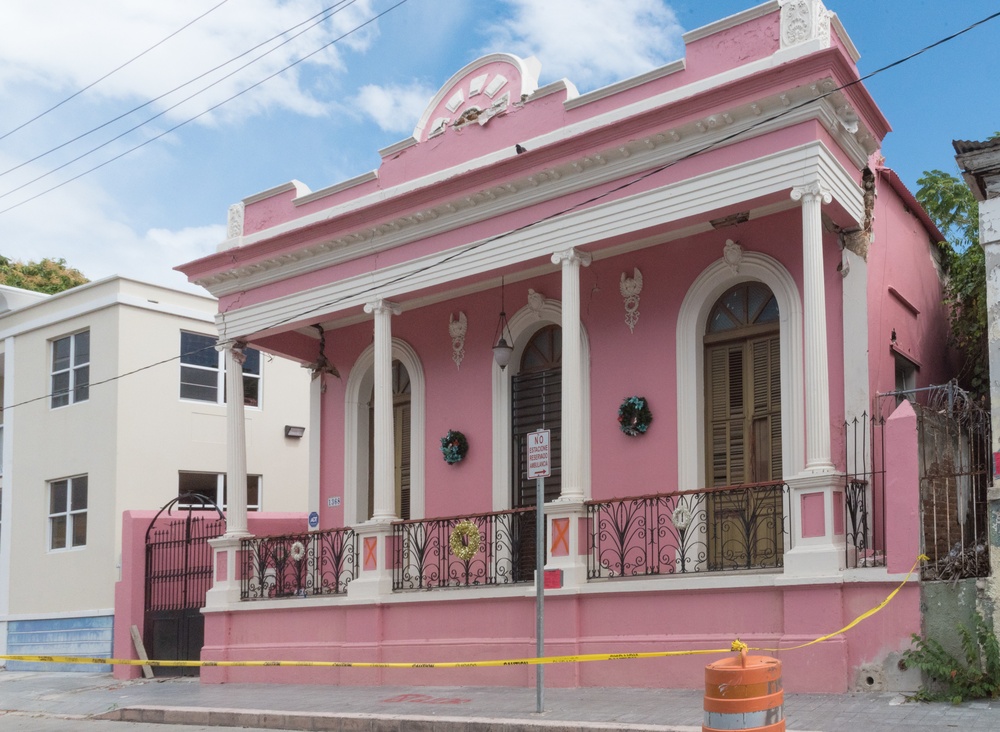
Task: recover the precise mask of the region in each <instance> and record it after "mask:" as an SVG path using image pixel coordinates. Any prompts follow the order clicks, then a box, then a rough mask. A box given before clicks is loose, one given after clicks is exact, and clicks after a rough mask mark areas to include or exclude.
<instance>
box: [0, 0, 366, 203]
mask: <svg viewBox="0 0 1000 732" xmlns="http://www.w3.org/2000/svg"><path fill="white" fill-rule="evenodd" d="M223 2H228V0H223ZM355 2H357V0H340V2H338V3H336V4H334V5H331V6H329V7H327V8H324V9H323V10H321V11H320V12H318V13H316V14H315V15H313V16H311V17H309V18H306V19H305V20H303V21H302V22H301V23H297V24H296V25H293V26H292V27H291V28H287V29H285V30H283V31H281V33H277V34H275V35H273V36H271V37H270V38H268V39H266V40H264V41H261V42H260V43H258V44H257V45H256V46H253V47H252V48H248V49H247V50H246V51H244V52H243V53H241V54H239V55H238V56H234V57H233V58H231V59H229V60H228V61H224V62H223V63H221V64H219V65H218V66H215V67H213V68H211V69H208V70H207V71H204V72H203V73H201V74H198V76H195V77H194V78H193V79H188V80H187V81H185V82H184V83H183V84H180V85H178V86H175V87H174V88H173V89H170V90H169V91H165V92H163V93H162V94H160V95H159V96H157V97H153V98H152V99H150V100H148V101H146V102H143V103H142V104H140V105H139V106H137V107H132V109H130V110H128V111H127V112H122V113H121V114H119V115H118V116H117V117H113V118H112V119H109V120H108V121H107V122H104V123H102V124H100V125H98V126H97V127H94V128H92V129H90V130H87V131H86V132H83V133H81V134H79V135H77V136H76V137H74V138H72V139H69V140H66V141H65V142H63V143H61V144H59V145H56V146H55V147H53V148H50V149H48V150H46V151H45V152H42V153H39V154H38V155H36V156H35V157H33V158H29V159H28V160H24V161H23V162H21V163H18V164H17V165H15V166H14V167H12V168H8V169H7V170H4V171H0V177H3V176H5V175H7V174H8V173H13V172H14V171H15V170H18V169H20V168H23V167H24V166H25V165H28V164H30V163H33V162H35V161H36V160H41V159H42V158H44V157H46V156H47V155H51V154H52V153H54V152H56V151H57V150H62V149H63V148H64V147H66V146H67V145H71V144H73V143H74V142H77V141H78V140H82V139H83V138H84V137H87V136H89V135H92V134H94V133H95V132H97V131H99V130H102V129H104V128H105V127H107V126H108V125H111V124H114V123H115V122H117V121H119V120H121V119H124V118H125V117H128V116H129V115H130V114H133V113H135V112H138V111H139V110H140V109H144V108H145V107H148V106H150V105H151V104H154V103H155V102H158V101H160V100H161V99H163V98H164V97H168V96H170V95H171V94H173V93H174V92H177V91H180V90H181V89H183V88H184V87H186V86H190V85H191V84H193V83H194V82H196V81H198V80H199V79H203V78H205V77H206V76H208V75H209V74H211V73H214V72H216V71H218V70H219V69H222V68H225V67H226V66H228V65H229V64H231V63H233V62H235V61H238V60H239V59H241V58H243V57H244V56H246V55H247V54H249V53H253V52H254V51H256V50H257V49H258V48H261V47H262V46H266V45H267V44H269V43H271V42H272V41H275V40H276V39H278V38H281V37H282V36H284V35H286V34H287V33H290V32H292V31H293V30H295V29H297V28H299V27H301V26H303V25H305V24H306V23H309V22H311V21H313V20H316V19H317V18H319V20H317V21H316V22H315V23H313V24H312V25H310V26H309V27H308V28H305V29H304V30H302V31H301V32H299V33H296V34H295V35H294V36H291V37H290V38H289V39H288V40H286V41H284V42H283V43H279V44H278V45H277V46H275V47H274V48H272V49H271V50H270V51H268V52H267V53H263V54H261V55H260V56H257V57H256V58H254V59H253V60H252V61H250V62H249V63H247V64H244V65H243V66H240V67H239V68H238V69H236V70H235V71H233V72H232V73H230V74H227V75H226V76H223V77H222V78H220V79H217V80H216V81H215V82H213V83H212V84H209V85H208V86H206V87H203V88H202V89H201V91H198V92H195V93H194V94H192V95H191V96H189V97H186V98H184V99H182V100H181V101H180V102H177V104H174V105H172V106H170V107H167V108H166V109H164V110H163V111H162V112H160V113H159V114H157V115H154V116H152V117H149V118H148V119H146V120H145V121H143V122H141V123H140V124H138V125H136V126H135V127H132V128H130V129H128V130H126V131H125V132H123V133H122V134H120V135H118V136H117V137H113V138H111V139H110V140H108V141H107V142H105V143H103V144H101V145H98V146H97V147H95V148H91V149H90V150H88V151H87V152H85V153H83V154H82V155H79V156H78V157H75V158H73V159H72V160H70V161H69V162H68V163H66V164H65V165H61V166H59V167H58V168H54V169H53V170H50V171H49V172H48V173H45V174H44V175H40V176H39V177H37V178H35V179H34V180H30V181H28V182H27V183H25V184H24V185H22V186H19V187H18V188H15V189H13V190H11V191H8V192H7V193H4V194H3V195H2V196H0V198H3V197H4V196H7V195H9V194H11V193H14V192H15V191H18V190H20V189H21V188H24V187H25V186H28V185H30V184H32V183H35V182H36V181H39V180H41V179H42V178H45V177H46V176H49V175H51V174H52V173H55V172H56V171H58V170H61V169H62V168H65V167H66V166H67V165H70V164H71V163H75V162H76V161H77V160H80V159H81V158H85V157H86V156H88V155H90V154H91V153H94V152H97V151H98V150H100V149H101V148H103V147H106V146H107V145H109V144H110V143H112V142H114V141H115V140H118V139H120V138H122V137H124V136H125V135H127V134H129V133H130V132H134V131H135V130H137V129H139V128H140V127H143V126H144V125H147V124H149V123H150V122H152V121H153V120H154V119H157V118H158V117H162V116H163V115H164V114H166V113H167V112H169V111H170V110H172V109H174V108H175V107H177V106H179V105H181V104H183V103H184V102H187V101H189V100H190V99H193V98H194V97H196V96H197V95H198V94H201V93H202V92H204V91H207V90H208V89H211V88H212V87H213V86H215V85H216V84H219V83H220V82H222V81H225V80H226V79H228V78H229V77H230V76H232V75H233V74H235V73H237V72H239V71H242V70H243V69H245V68H246V67H247V66H250V65H251V64H253V63H255V62H256V61H259V60H260V59H262V58H264V57H265V56H267V55H268V54H270V53H273V52H274V51H277V50H278V49H279V48H281V47H282V46H284V45H285V44H286V43H289V42H291V41H292V40H294V39H295V38H298V37H299V36H300V35H302V34H303V33H305V32H306V31H309V30H311V29H313V28H315V27H316V26H317V25H320V24H321V23H322V22H323V21H325V20H328V19H329V18H331V17H333V16H334V15H336V14H337V13H339V12H340V11H341V10H343V9H344V8H339V9H338V6H340V5H345V4H346V6H350V5H353V4H354V3H355ZM220 4H221V3H220ZM216 7H218V6H216ZM331 11H332V12H331ZM321 16H322V17H321ZM136 58H138V56H136ZM95 83H96V82H95ZM91 86H93V84H91ZM87 88H89V87H87ZM81 91H84V90H81ZM79 93H80V92H77V94H79ZM74 96H75V95H74ZM71 98H72V97H70V99H71ZM63 101H64V102H65V101H68V99H67V100H63ZM62 103H63V102H60V103H59V104H62ZM58 106H59V105H58V104H57V105H56V107H58ZM56 107H52V109H55V108H56ZM50 111H51V110H50ZM43 114H45V113H44V112H43ZM39 116H41V115H39ZM36 119H37V117H36ZM30 121H33V120H29V122H30ZM24 124H25V125H26V124H28V122H25V123H24ZM23 126H24V125H21V127H23ZM18 129H20V127H19V128H18ZM13 131H14V130H12V132H13ZM7 134H10V133H7ZM5 136H6V135H5ZM2 139H3V137H0V140H2Z"/></svg>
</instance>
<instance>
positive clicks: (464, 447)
mask: <svg viewBox="0 0 1000 732" xmlns="http://www.w3.org/2000/svg"><path fill="white" fill-rule="evenodd" d="M468 451H469V441H468V440H467V439H465V435H463V434H462V433H461V432H459V431H458V430H448V434H446V435H445V436H444V437H442V438H441V454H442V455H444V461H445V462H446V463H448V464H449V465H453V464H454V463H458V462H461V461H462V458H464V457H465V453H467V452H468Z"/></svg>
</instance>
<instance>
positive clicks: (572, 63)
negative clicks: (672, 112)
mask: <svg viewBox="0 0 1000 732" xmlns="http://www.w3.org/2000/svg"><path fill="white" fill-rule="evenodd" d="M506 1H507V5H508V6H509V7H510V14H509V17H507V18H506V19H505V20H503V21H501V22H500V23H498V24H496V25H494V26H492V27H491V28H490V29H489V33H488V35H489V39H490V42H491V44H492V47H491V48H490V49H489V50H491V51H493V50H503V51H507V50H509V51H511V52H513V53H516V54H518V55H520V56H537V57H538V60H539V61H541V63H542V74H543V76H544V80H553V79H558V78H562V77H566V78H568V79H569V80H570V81H572V82H573V83H574V84H576V86H577V87H578V88H580V89H581V90H582V91H589V90H591V89H594V88H597V87H599V86H603V85H606V84H609V83H612V82H615V81H619V80H621V79H625V78H628V77H630V76H634V75H636V74H640V73H642V72H644V71H648V70H649V69H652V68H655V67H657V66H662V65H663V64H665V63H668V62H670V61H673V60H675V59H677V58H679V57H680V56H681V55H682V44H681V40H680V39H681V32H682V29H681V26H680V24H679V23H678V22H677V17H676V15H675V14H674V11H673V10H672V9H671V8H670V6H669V5H667V4H666V3H665V2H663V1H662V0H506Z"/></svg>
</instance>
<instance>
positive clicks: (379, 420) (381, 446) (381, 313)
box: [365, 299, 400, 522]
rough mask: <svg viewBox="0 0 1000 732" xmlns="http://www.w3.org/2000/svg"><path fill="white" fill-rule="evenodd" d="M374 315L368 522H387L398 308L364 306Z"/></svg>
mask: <svg viewBox="0 0 1000 732" xmlns="http://www.w3.org/2000/svg"><path fill="white" fill-rule="evenodd" d="M365 312H366V313H372V314H374V316H375V405H374V409H373V410H372V411H373V412H374V422H375V424H374V435H375V445H374V450H375V455H374V461H373V465H374V471H373V473H374V476H373V480H374V482H375V485H374V490H373V495H374V504H375V505H374V506H373V507H372V509H373V511H372V521H376V522H388V521H395V520H397V519H398V517H397V516H396V478H395V454H396V453H395V442H394V436H393V427H392V316H393V315H399V313H400V308H399V306H398V305H396V304H395V303H391V302H389V301H388V300H381V299H380V300H376V301H374V302H370V303H368V304H367V305H365Z"/></svg>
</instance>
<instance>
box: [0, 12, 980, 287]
mask: <svg viewBox="0 0 1000 732" xmlns="http://www.w3.org/2000/svg"><path fill="white" fill-rule="evenodd" d="M399 2H400V0H320V1H314V0H283V1H279V0H185V1H184V2H177V3H162V2H152V0H88V1H87V2H79V0H50V1H49V2H45V3H40V2H36V1H35V0H5V1H4V2H3V3H2V4H0V254H3V255H5V256H8V257H12V258H15V259H22V260H28V259H39V258H41V257H62V258H64V259H66V260H67V261H68V262H69V263H70V264H71V265H73V266H75V267H77V268H78V269H80V270H81V271H83V273H84V274H85V275H87V276H88V277H90V278H91V279H97V278H101V277H106V276H109V275H113V274H120V275H126V276H131V277H137V278H139V279H144V280H148V281H152V282H157V283H160V284H166V285H171V286H176V287H190V286H188V285H186V283H185V280H184V278H183V276H182V275H180V274H178V273H176V272H173V271H172V269H171V268H172V267H173V266H175V265H177V264H181V263H183V262H187V261H190V260H192V259H195V258H197V257H200V256H204V255H206V254H209V253H211V252H213V251H214V250H215V248H216V246H217V244H218V243H219V242H220V241H221V240H222V239H223V238H224V233H225V223H226V221H225V219H226V211H227V209H228V207H229V205H230V204H231V203H234V202H237V201H239V200H241V199H242V198H244V197H246V196H248V195H251V194H253V193H256V192H258V191H261V190H265V189H267V188H271V187H273V186H276V185H279V184H281V183H284V182H287V181H289V180H291V179H297V180H300V181H302V182H303V183H305V184H306V185H308V186H309V187H310V188H311V189H313V190H317V189H319V188H323V187H326V186H329V185H332V184H334V183H336V182H339V181H341V180H344V179H346V178H350V177H353V176H355V175H358V174H360V173H363V172H366V171H368V170H372V169H374V168H376V167H377V166H378V163H379V157H378V150H379V149H380V148H383V147H386V146H387V145H390V144H392V143H394V142H397V141H399V140H401V139H403V138H405V137H407V136H408V135H409V134H410V132H412V129H413V126H414V124H415V122H416V120H417V118H418V117H419V115H420V113H421V112H422V111H423V108H424V106H425V105H426V103H427V102H428V101H429V100H430V98H431V97H432V96H433V94H434V93H435V92H436V91H437V90H438V88H439V87H440V86H441V85H442V84H443V83H444V82H445V81H447V80H448V78H449V77H450V76H451V75H452V74H453V73H454V72H455V71H457V70H458V69H460V68H461V67H463V66H464V65H465V64H467V63H468V62H470V61H472V60H474V59H475V58H477V57H479V56H481V55H483V54H485V53H490V52H494V51H508V52H512V53H516V54H518V55H521V56H529V55H535V56H536V57H538V59H539V60H540V62H541V65H542V72H541V79H540V81H541V83H543V84H544V83H547V82H549V81H553V80H556V79H559V78H563V77H565V78H568V79H570V80H571V81H573V82H574V83H575V84H576V86H577V87H578V88H579V89H580V91H581V92H586V91H589V90H591V89H595V88H598V87H601V86H604V85H606V84H609V83H612V82H615V81H618V80H620V79H623V78H627V77H629V76H633V75H635V74H639V73H642V72H643V71H646V70H648V69H650V68H654V67H656V66H660V65H663V64H665V63H669V62H670V61H673V60H676V59H678V58H681V57H682V56H683V53H684V49H683V43H682V41H681V38H680V36H681V33H683V32H685V31H688V30H692V29H694V28H698V27H700V26H703V25H706V24H708V23H711V22H713V21H715V20H718V19H720V18H723V17H725V16H727V15H731V14H733V13H736V12H739V11H741V10H745V9H747V8H750V7H753V6H755V5H756V4H757V3H755V2H752V1H741V0H711V1H708V0H683V1H682V0H673V1H670V0H404V2H403V3H402V4H400V5H398V7H393V6H395V5H397V3H399ZM329 7H333V8H334V9H335V10H336V11H337V12H335V13H334V14H332V15H330V17H329V18H328V19H327V20H325V21H323V22H322V23H321V24H320V25H318V26H316V27H315V28H312V29H310V30H308V31H307V32H305V33H303V34H302V35H301V36H299V37H297V38H295V39H294V40H291V41H289V42H288V43H286V44H285V45H283V46H281V47H280V48H277V49H275V50H273V51H272V52H271V53H270V54H268V55H266V56H264V57H263V58H261V59H260V60H259V61H257V62H256V63H254V64H252V65H249V66H248V67H247V68H246V69H243V70H242V71H237V72H236V73H232V75H231V76H229V77H228V78H221V77H222V76H223V75H224V74H230V73H231V72H233V71H234V68H235V66H237V65H240V64H245V63H247V62H248V61H250V60H251V59H252V58H254V57H255V56H257V55H260V54H261V53H262V52H263V51H265V50H269V49H273V48H274V47H275V46H276V45H277V43H278V42H280V41H271V42H270V43H269V44H268V45H265V46H261V47H260V48H259V49H258V50H256V51H252V52H250V53H248V54H247V55H245V56H243V57H242V58H241V60H240V61H239V62H237V63H236V64H231V65H228V66H225V67H224V68H223V69H221V70H219V71H214V72H212V71H210V70H211V69H213V68H215V67H216V66H219V65H221V64H223V63H224V62H226V61H229V60H230V59H233V58H234V57H237V56H239V55H240V54H243V53H245V52H247V51H248V50H249V49H251V48H253V47H255V46H258V44H261V43H263V42H265V41H267V40H268V39H271V38H272V37H275V36H277V35H278V34H281V33H282V32H285V31H288V29H290V28H293V27H295V26H297V25H298V24H299V23H301V22H302V21H304V20H306V19H307V18H310V17H312V16H314V15H316V14H317V13H319V12H320V11H321V10H323V9H325V8H329ZM827 7H828V8H829V9H830V10H833V11H834V12H836V13H837V14H838V15H839V16H840V19H841V21H842V22H843V24H844V26H845V27H846V29H847V32H848V34H849V35H850V37H851V39H852V40H853V41H854V43H855V45H856V46H857V47H858V49H859V51H860V52H861V60H860V61H859V66H860V68H861V72H862V73H863V74H867V73H869V72H871V71H874V70H876V69H878V68H880V67H882V66H885V65H887V64H890V63H892V62H894V61H897V60H899V59H901V58H903V57H905V56H907V55H909V54H911V53H913V52H915V51H918V50H920V49H921V48H923V47H925V46H927V45H930V44H931V43H934V42H935V41H938V40H940V39H941V38H944V37H945V36H948V35H950V34H952V33H955V32H957V31H959V30H962V29H963V28H965V27H966V26H969V25H971V24H972V23H975V22H976V21H979V20H982V19H983V18H986V17H987V16H989V15H991V14H993V13H996V12H998V11H1000V0H991V1H989V2H987V1H986V0H949V1H948V2H941V1H940V0H827ZM379 13H384V15H382V16H381V17H380V18H378V19H377V20H375V21H373V22H370V23H368V24H367V25H364V26H363V27H361V28H360V30H356V31H354V32H352V33H350V34H349V35H347V36H346V37H344V38H342V39H340V40H337V39H338V38H340V36H342V35H344V34H345V33H348V32H349V31H352V30H354V29H355V28H358V27H359V26H361V25H362V24H364V23H366V21H370V20H371V19H372V18H374V17H375V16H377V15H378V14H379ZM199 16H202V17H199ZM196 19H197V20H196ZM192 21H194V22H192ZM185 26H186V27H185ZM303 28H304V26H302V27H300V28H299V30H302V29H303ZM171 34H174V35H171ZM289 35H290V34H286V35H284V36H282V38H281V39H280V40H285V39H287V38H288V37H289ZM168 36H170V37H169V38H168ZM165 39H166V40H165ZM998 39H1000V18H998V19H995V20H992V21H990V22H988V23H986V24H985V25H983V26H980V27H978V28H976V29H974V30H972V31H970V32H969V33H967V34H965V35H962V36H960V37H959V38H957V39H954V40H952V41H950V42H948V43H947V44H945V45H943V46H940V47H938V48H936V49H934V50H931V51H929V52H928V53H926V54H924V55H922V56H920V57H918V58H916V59H912V60H910V61H908V62H906V63H905V64H902V65H900V66H897V67H895V68H893V69H890V70H888V71H886V72H884V73H882V74H880V75H878V76H876V77H874V78H873V79H871V80H870V81H868V82H867V86H868V88H869V90H870V91H871V92H872V94H873V96H874V98H875V100H876V102H877V103H878V104H879V106H880V108H881V109H882V111H883V113H884V114H885V115H886V117H887V118H888V119H889V121H890V123H891V124H892V126H893V132H891V133H890V134H889V136H888V138H886V141H885V144H884V147H883V154H884V155H885V157H886V160H887V164H888V165H889V166H890V167H892V168H894V169H895V170H896V171H897V172H898V173H899V174H900V176H901V177H902V179H903V181H904V182H905V183H906V184H907V185H908V186H909V187H910V188H911V190H913V191H916V188H917V179H918V178H919V177H920V174H921V172H922V171H924V170H929V169H933V168H939V169H943V170H947V171H955V163H954V152H953V150H952V147H951V141H952V140H953V139H979V140H981V139H985V138H987V137H989V136H990V135H992V134H993V133H994V132H996V131H998V130H1000V84H998V83H997V82H996V80H995V63H996V53H995V48H996V44H997V40H998ZM157 44H158V45H157ZM154 46H155V47H154ZM144 52H145V53H144ZM307 54H313V55H311V56H309V58H308V59H307V60H305V61H303V62H302V63H299V64H298V65H296V66H294V67H293V68H292V69H290V70H287V71H283V72H282V71H281V70H282V69H283V68H284V67H285V66H287V65H289V64H291V63H292V62H293V61H295V60H297V59H299V58H301V57H303V56H306V55H307ZM136 56H138V58H137V59H136V60H134V61H132V62H131V63H128V64H127V65H125V66H123V67H122V68H121V69H120V70H118V71H115V72H114V73H110V74H109V72H112V71H113V70H115V69H117V68H118V67H119V66H122V65H123V64H126V62H128V61H130V60H131V59H133V58H134V57H136ZM206 72H209V73H207V74H206ZM279 72H280V73H279ZM202 74H205V76H203V77H202V78H201V79H200V81H198V82H195V83H194V84H191V85H189V86H186V87H184V88H183V89H180V90H179V91H173V92H172V91H171V90H173V89H174V88H175V87H178V86H180V85H181V84H184V83H185V82H187V81H189V80H191V79H193V78H195V77H197V76H199V75H202ZM272 75H273V78H271V79H270V80H268V81H266V82H264V83H262V84H260V85H259V86H256V87H255V88H253V89H251V90H250V91H248V92H246V93H243V94H240V95H239V96H237V97H236V98H235V99H232V100H230V101H226V100H227V99H229V98H230V97H232V96H234V95H236V94H238V93H239V92H241V91H242V90H244V89H246V88H247V87H249V86H251V85H252V84H255V83H257V82H259V81H260V80H262V79H264V78H266V77H269V76H272ZM102 77H105V78H102ZM99 79H100V81H98V83H96V84H94V85H93V86H90V87H89V88H87V89H86V90H84V91H82V92H81V93H79V94H78V95H77V96H75V97H73V98H72V99H69V101H66V102H65V103H64V104H62V105H61V106H59V107H58V108H56V109H55V110H53V111H51V112H49V113H48V114H45V115H44V116H42V117H40V118H39V119H37V120H35V121H30V120H32V119H33V118H34V117H36V116H37V115H39V114H40V113H42V112H44V111H45V110H47V109H49V108H50V107H52V106H53V105H55V104H57V103H59V102H60V101H63V100H66V99H67V98H68V97H70V95H72V94H74V93H76V92H78V91H80V90H81V89H84V87H88V85H90V84H92V83H93V82H95V81H97V80H99ZM212 81H216V82H217V83H216V84H215V85H214V86H212V87H211V88H209V89H208V90H207V91H205V92H204V93H202V94H199V95H197V96H194V97H193V98H190V99H186V98H187V97H189V96H191V95H192V94H193V93H194V92H195V91H197V90H198V89H200V88H202V87H204V86H206V85H207V84H209V83H210V82H212ZM168 92H169V93H168ZM151 100H152V101H151ZM143 104H145V105H146V106H145V107H143V108H142V109H141V110H139V111H137V112H133V113H131V114H126V113H128V112H129V111H130V110H132V109H133V108H135V107H137V106H139V105H143ZM122 115H124V116H123V117H122V118H121V119H118V120H117V121H112V120H114V119H115V118H117V117H119V116H122ZM154 115H159V116H158V117H156V119H154V120H152V121H151V122H148V123H147V124H144V125H142V126H140V127H138V129H136V130H134V131H129V130H130V128H132V127H136V126H137V125H139V123H141V122H143V121H145V120H146V119H148V118H149V117H152V116H154ZM195 117H197V118H195ZM192 118H195V119H193V120H192ZM188 120H192V121H188ZM25 123H27V124H25ZM22 125H23V126H22ZM100 125H105V126H104V127H102V128H101V129H100V130H99V131H97V132H95V133H93V134H90V135H87V136H85V137H83V138H82V139H80V140H77V141H75V142H69V141H71V140H73V138H75V137H77V136H79V135H82V134H84V133H86V132H88V131H89V130H91V129H93V128H96V127H98V126H100ZM178 125H181V126H179V127H177V126H178ZM175 127H176V129H172V128H175ZM18 128H19V129H18ZM119 135H120V138H119V139H112V138H115V137H117V136H119ZM144 143H145V144H144ZM99 145H103V147H101V149H99V150H97V151H96V152H93V153H91V154H89V155H87V156H86V157H83V158H82V159H80V160H78V161H76V162H72V161H73V159H74V158H77V157H78V156H81V155H84V154H85V153H87V152H88V151H90V150H91V149H92V148H94V147H96V146H99ZM140 145H141V147H139V149H137V150H134V151H131V152H129V151H130V150H131V149H132V148H135V147H136V146H140ZM57 146H62V147H60V148H59V149H58V150H55V151H54V152H51V153H49V154H45V153H47V152H48V151H49V150H51V149H53V148H56V147H57ZM38 156H41V157H38ZM117 156H121V157H119V158H118V159H115V160H112V159H113V158H116V157H117ZM36 157H37V159H35V158H36ZM60 166H65V167H62V168H61V169H59V170H55V169H56V168H59V167H60ZM95 166H102V167H100V168H99V169H98V170H96V171H94V172H89V173H88V172H87V171H88V170H89V169H90V168H93V167H95ZM53 171H54V172H53ZM43 176H44V177H43ZM75 176H80V177H79V178H77V179H76V180H72V181H71V182H66V181H68V180H69V179H71V178H74V177H75ZM36 178H37V179H38V180H35V179H36ZM64 182H65V185H61V186H59V184H62V183H64ZM54 186H59V187H58V188H55V190H51V191H47V189H50V188H53V187H54ZM29 199H30V200H29Z"/></svg>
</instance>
